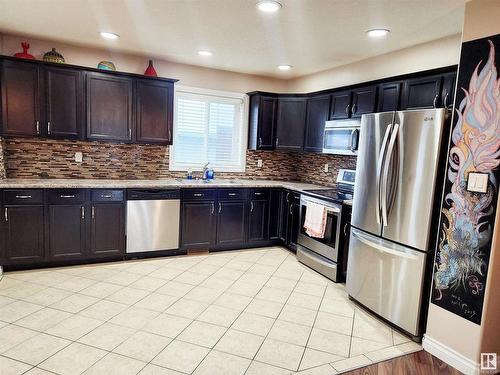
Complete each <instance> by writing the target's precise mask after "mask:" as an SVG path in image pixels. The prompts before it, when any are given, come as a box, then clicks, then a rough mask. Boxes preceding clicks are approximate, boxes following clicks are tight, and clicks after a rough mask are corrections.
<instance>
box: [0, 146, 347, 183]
mask: <svg viewBox="0 0 500 375" xmlns="http://www.w3.org/2000/svg"><path fill="white" fill-rule="evenodd" d="M2 146H3V147H2ZM2 148H3V153H2V152H1V151H2ZM77 151H81V152H82V153H83V163H81V164H79V163H76V162H75V161H74V155H75V152H77ZM2 154H3V158H2ZM3 159H4V160H3ZM258 159H262V162H263V166H262V167H261V168H259V167H257V160H258ZM3 161H4V162H5V168H2V167H1V166H2V165H3V164H4V163H3ZM168 161H169V147H168V146H159V145H128V144H113V143H105V142H82V141H61V140H48V139H45V140H40V139H21V138H17V139H4V140H3V143H2V142H1V141H0V178H4V177H5V175H6V177H8V178H97V179H157V178H171V177H180V178H182V177H185V175H186V173H185V172H171V171H169V166H168ZM325 163H328V164H329V172H328V173H325V172H324V171H323V168H324V164H325ZM355 167H356V159H355V158H352V157H343V156H334V155H320V154H307V153H287V152H277V151H250V150H249V151H247V154H246V170H245V172H243V173H229V172H226V173H217V171H216V177H217V176H218V177H224V178H250V179H272V180H290V181H304V182H310V183H316V184H322V185H333V184H334V183H335V179H336V175H337V170H338V168H355ZM3 170H4V171H3ZM2 171H3V174H2Z"/></svg>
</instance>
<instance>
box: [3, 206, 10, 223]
mask: <svg viewBox="0 0 500 375" xmlns="http://www.w3.org/2000/svg"><path fill="white" fill-rule="evenodd" d="M4 216H5V222H8V221H9V209H8V208H7V207H5V210H4Z"/></svg>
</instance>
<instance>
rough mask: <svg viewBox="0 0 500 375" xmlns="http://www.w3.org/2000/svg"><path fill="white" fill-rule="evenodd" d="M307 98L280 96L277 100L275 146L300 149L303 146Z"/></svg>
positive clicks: (294, 149) (285, 148) (291, 149)
mask: <svg viewBox="0 0 500 375" xmlns="http://www.w3.org/2000/svg"><path fill="white" fill-rule="evenodd" d="M306 108H307V99H306V98H297V97H282V98H279V100H278V117H277V123H276V133H277V134H276V148H277V149H279V150H289V151H301V150H302V149H303V147H304V132H305V126H306Z"/></svg>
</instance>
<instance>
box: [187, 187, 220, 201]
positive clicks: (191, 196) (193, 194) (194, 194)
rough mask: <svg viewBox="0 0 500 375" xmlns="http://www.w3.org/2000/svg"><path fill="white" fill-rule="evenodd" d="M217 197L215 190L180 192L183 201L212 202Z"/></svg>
mask: <svg viewBox="0 0 500 375" xmlns="http://www.w3.org/2000/svg"><path fill="white" fill-rule="evenodd" d="M216 197H217V191H216V190H215V189H186V190H183V191H182V198H183V199H184V200H213V199H215V198H216Z"/></svg>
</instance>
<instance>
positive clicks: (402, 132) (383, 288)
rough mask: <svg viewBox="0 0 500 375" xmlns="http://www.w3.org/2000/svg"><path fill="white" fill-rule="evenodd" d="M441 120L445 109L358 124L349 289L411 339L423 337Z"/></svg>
mask: <svg viewBox="0 0 500 375" xmlns="http://www.w3.org/2000/svg"><path fill="white" fill-rule="evenodd" d="M445 120H446V111H445V110H444V109H437V110H436V109H429V110H414V111H400V112H384V113H377V114H371V115H364V116H363V117H362V120H361V131H360V146H359V151H358V162H357V169H356V186H355V189H354V201H353V209H352V221H351V225H352V226H353V230H352V231H351V239H350V246H349V263H348V268H347V280H346V288H347V291H348V293H349V295H350V296H351V297H353V298H354V299H355V300H357V301H358V302H360V303H361V304H363V305H365V306H366V307H368V308H369V309H371V310H373V311H374V312H375V313H377V314H379V315H380V316H381V317H383V318H385V319H387V320H389V321H390V322H392V323H393V324H395V325H397V326H399V327H401V328H402V329H404V330H405V331H407V332H409V333H411V334H412V335H414V336H419V335H420V334H421V332H420V309H421V305H422V293H423V285H424V278H425V264H426V262H427V259H426V258H427V252H428V251H429V245H430V244H429V240H430V238H431V231H432V228H431V219H432V211H433V207H434V204H435V202H434V197H435V190H436V181H437V179H438V165H439V160H440V152H441V144H442V137H443V131H444V127H445Z"/></svg>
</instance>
